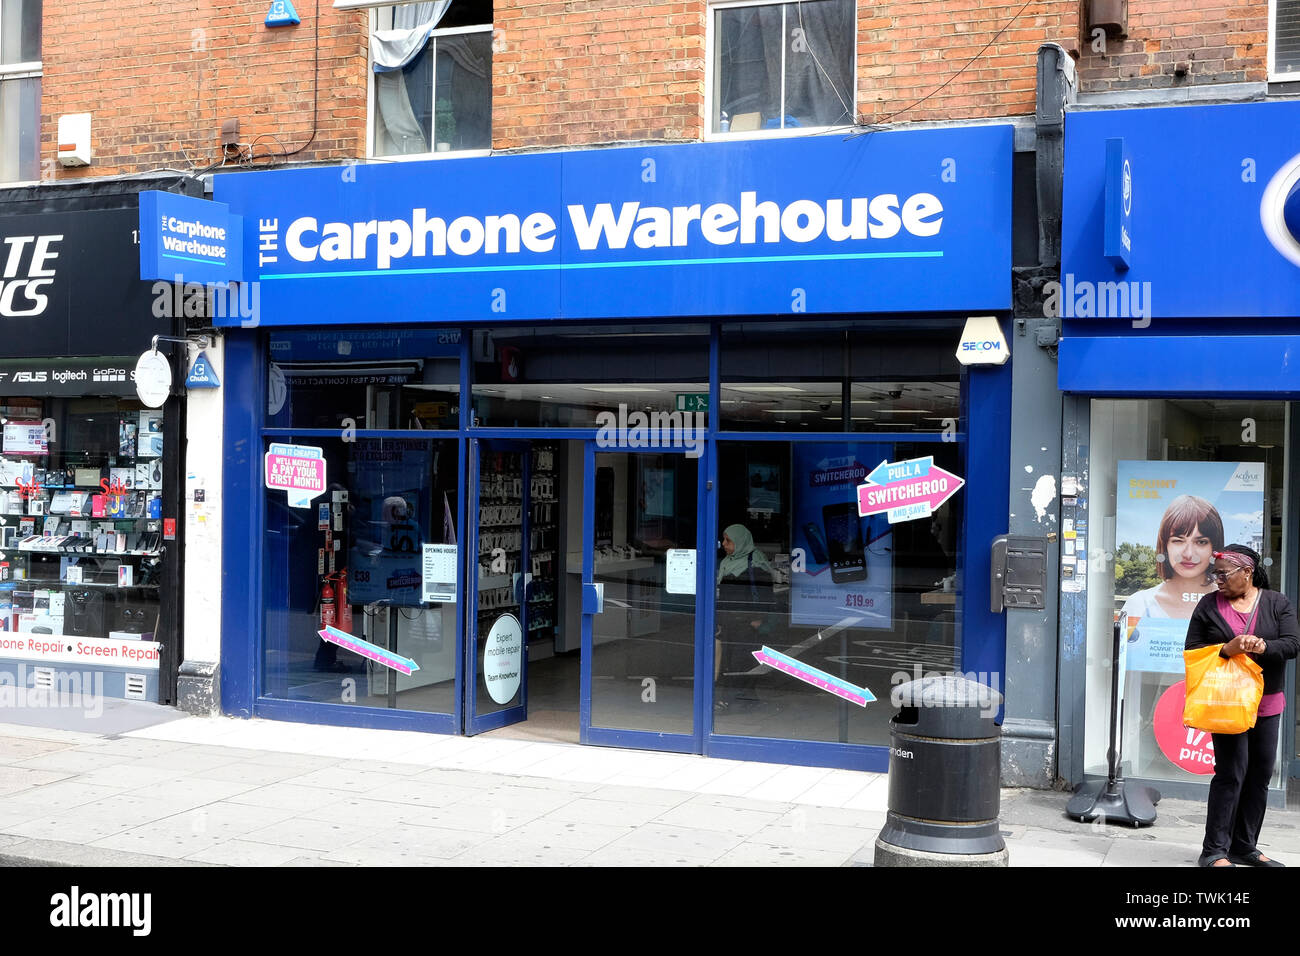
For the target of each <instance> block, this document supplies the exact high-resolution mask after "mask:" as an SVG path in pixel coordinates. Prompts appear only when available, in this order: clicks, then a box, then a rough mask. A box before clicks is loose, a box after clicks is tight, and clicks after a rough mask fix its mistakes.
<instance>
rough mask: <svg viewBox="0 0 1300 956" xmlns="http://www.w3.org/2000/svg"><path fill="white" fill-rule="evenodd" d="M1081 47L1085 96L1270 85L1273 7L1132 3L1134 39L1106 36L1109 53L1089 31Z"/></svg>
mask: <svg viewBox="0 0 1300 956" xmlns="http://www.w3.org/2000/svg"><path fill="white" fill-rule="evenodd" d="M1079 49H1080V54H1081V56H1080V60H1079V81H1080V82H1079V90H1080V92H1083V93H1095V92H1100V91H1103V90H1116V89H1152V88H1161V87H1179V86H1188V85H1192V84H1199V83H1234V82H1235V83H1240V82H1262V81H1263V80H1264V79H1265V78H1266V77H1267V74H1268V4H1267V3H1266V2H1265V0H1202V2H1199V3H1186V2H1183V0H1129V19H1128V36H1127V37H1126V38H1122V39H1113V40H1112V39H1108V40H1106V43H1105V51H1104V53H1103V52H1100V51H1098V50H1095V49H1094V41H1093V39H1092V37H1091V36H1090V35H1089V34H1088V33H1087V32H1086V31H1085V33H1084V35H1083V36H1082V38H1081V42H1080V48H1079ZM1180 71H1185V72H1183V75H1179V72H1180Z"/></svg>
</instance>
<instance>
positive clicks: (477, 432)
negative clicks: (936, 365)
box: [221, 319, 1014, 771]
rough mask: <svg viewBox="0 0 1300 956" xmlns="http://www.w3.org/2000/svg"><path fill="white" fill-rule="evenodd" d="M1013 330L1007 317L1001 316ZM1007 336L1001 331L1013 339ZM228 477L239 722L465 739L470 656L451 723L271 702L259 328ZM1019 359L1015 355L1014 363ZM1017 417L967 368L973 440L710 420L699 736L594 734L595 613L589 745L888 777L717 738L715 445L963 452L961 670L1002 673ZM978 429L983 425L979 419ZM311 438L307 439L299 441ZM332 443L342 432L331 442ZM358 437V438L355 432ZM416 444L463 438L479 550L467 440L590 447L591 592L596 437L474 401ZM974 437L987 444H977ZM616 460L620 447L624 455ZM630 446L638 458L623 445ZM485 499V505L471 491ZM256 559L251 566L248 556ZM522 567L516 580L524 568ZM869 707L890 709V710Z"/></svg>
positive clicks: (470, 527)
mask: <svg viewBox="0 0 1300 956" xmlns="http://www.w3.org/2000/svg"><path fill="white" fill-rule="evenodd" d="M1002 324H1003V325H1004V327H1005V326H1006V325H1008V324H1009V323H1008V321H1007V320H1005V319H1004V320H1002ZM720 330H721V324H720V323H718V322H714V323H713V324H712V326H711V334H710V346H709V349H710V355H709V364H710V385H709V407H710V408H711V409H718V408H721V407H722V406H721V404H720V375H719V340H720ZM472 331H473V330H472V328H471V327H465V328H463V329H462V330H461V381H460V387H461V395H462V396H465V397H468V396H470V395H471V394H472V391H471V388H472V382H471V368H470V366H471V357H470V343H471V339H472ZM1004 331H1005V330H1004ZM226 350H227V351H226V363H225V364H226V383H225V388H226V445H227V458H226V470H225V474H224V479H223V489H224V497H225V524H224V531H225V534H224V542H223V556H222V560H223V570H222V574H223V581H224V590H223V603H222V632H223V634H225V635H236V634H238V635H251V636H252V637H251V639H248V640H230V639H223V641H222V650H221V669H222V682H221V691H222V709H223V711H224V712H225V713H227V714H232V715H236V716H244V717H249V716H259V717H270V718H276V719H284V720H297V721H307V722H315V723H325V724H339V725H346V726H359V727H387V728H392V729H407V730H423V731H430V732H437V733H462V732H464V730H465V727H466V716H467V709H466V707H465V705H464V701H465V700H466V698H467V694H469V693H471V692H472V684H473V681H472V678H471V679H468V680H467V677H466V659H467V655H466V654H465V653H462V654H459V655H457V674H456V697H455V699H456V700H457V701H459V702H460V706H459V707H458V708H457V711H456V713H453V714H421V713H415V712H411V711H390V710H376V709H369V708H357V707H354V706H347V705H333V704H315V703H307V702H299V701H288V700H283V699H274V698H271V697H268V696H264V695H263V693H262V690H261V688H262V687H263V684H262V681H263V680H264V673H263V670H264V667H263V662H262V648H263V644H264V641H265V632H264V627H263V609H264V607H265V595H264V593H263V567H262V564H263V562H262V560H261V557H260V555H261V552H262V548H261V542H262V528H263V521H264V490H263V488H262V476H261V471H260V470H261V465H262V458H261V455H262V447H263V444H264V441H265V439H266V438H268V437H271V436H273V435H275V434H276V430H271V429H264V428H263V427H262V426H263V418H262V414H261V413H262V410H264V409H265V407H266V391H265V382H266V373H265V370H266V367H267V364H266V363H267V361H268V358H267V350H266V344H265V341H264V340H262V339H261V338H260V336H259V335H258V333H256V332H255V331H238V330H233V329H232V330H229V331H228V333H227V336H226ZM1012 361H1014V359H1013V360H1012ZM1010 407H1011V365H1010V363H1008V364H1006V365H1004V366H1001V367H993V368H981V369H975V370H967V371H966V372H965V373H964V374H963V376H962V408H961V417H962V424H963V425H964V426H965V427H964V430H963V431H961V432H957V433H955V434H944V433H940V432H934V433H920V434H918V433H916V432H898V433H867V432H863V433H856V432H822V433H817V434H806V433H800V434H792V433H758V432H726V431H722V430H720V429H719V427H718V424H719V423H718V420H717V416H716V415H710V416H708V431H707V440H706V441H705V443H704V452H703V459H702V465H703V467H702V468H700V470H699V479H698V495H699V497H698V499H697V502H698V503H697V508H698V509H699V511H698V514H699V515H700V520H699V521H698V534H697V547H698V551H697V553H698V555H699V560H698V561H697V615H696V655H695V673H696V675H697V679H696V682H695V685H696V694H695V720H694V728H695V729H694V733H692V734H689V735H675V734H663V735H661V734H654V733H645V732H636V731H612V730H601V729H599V728H591V727H590V692H589V691H590V672H589V668H590V653H589V648H590V624H591V621H590V617H589V616H588V615H584V621H583V648H584V653H583V661H582V667H583V682H584V688H585V689H584V692H583V697H582V701H581V705H580V707H581V711H580V712H581V713H582V721H583V726H584V727H585V728H587V729H586V730H585V732H584V733H583V736H582V738H581V739H583V741H584V742H587V743H593V744H605V745H613V746H630V747H638V748H644V749H654V750H668V751H674V752H687V753H703V754H706V755H709V756H717V757H727V758H732V759H743V760H761V761H770V762H781V763H790V764H801V765H806V766H824V767H842V768H849V769H858V770H872V771H883V770H885V769H887V767H888V748H887V747H885V746H870V745H863V744H841V743H829V742H823V741H802V740H786V739H775V738H749V737H735V736H726V735H717V734H714V733H713V732H712V714H713V699H712V698H713V686H712V680H711V679H707V680H706V679H700V678H701V677H702V675H711V674H712V653H713V651H712V647H711V646H710V645H711V641H709V640H707V639H706V638H705V635H707V634H710V633H711V628H712V622H713V617H714V609H713V603H714V595H713V588H712V586H711V584H710V583H709V582H712V581H713V580H714V575H715V574H716V566H717V554H716V548H715V546H714V545H715V542H714V541H713V540H712V536H713V534H714V529H715V528H716V527H717V520H718V503H717V494H716V491H715V490H714V489H716V487H717V480H718V474H717V469H718V461H717V459H718V454H717V453H718V446H719V443H720V442H726V441H788V442H800V441H823V442H824V441H834V440H842V441H867V442H909V443H917V442H922V443H923V442H926V441H931V442H938V441H945V442H946V441H956V442H959V443H961V445H962V447H963V449H964V452H965V455H964V462H965V468H966V474H965V476H964V477H965V478H966V487H965V488H964V489H963V491H962V494H964V495H965V496H966V502H965V510H964V521H963V524H964V527H963V528H962V534H961V543H960V546H959V549H958V554H957V569H958V573H959V574H960V576H961V580H962V581H963V587H962V593H961V595H960V597H959V601H960V608H961V648H962V651H961V660H962V668H963V670H966V671H986V672H995V673H999V674H1000V673H1002V672H1003V670H1004V667H1003V662H1004V660H1005V642H1006V624H1005V619H1004V617H1003V616H1002V615H1000V614H994V613H992V612H990V611H989V609H988V606H989V605H988V590H987V588H988V585H987V581H988V580H989V561H990V555H989V548H990V543H991V541H992V539H993V537H994V536H996V535H997V534H1001V533H1005V531H1006V530H1007V519H1006V511H1007V501H1008V496H1009V486H1010ZM976 419H978V422H977V421H976ZM293 434H298V435H304V436H305V435H310V434H312V431H311V430H299V431H296V432H293ZM324 434H330V435H333V434H336V433H335V432H325V433H324ZM358 434H361V433H358ZM365 434H366V435H367V436H369V437H380V438H382V437H389V438H396V437H409V435H405V434H404V433H402V432H392V431H386V432H373V433H371V432H367V433H365ZM411 434H414V435H417V436H419V437H421V438H426V439H427V438H457V439H459V441H458V445H459V454H460V456H461V461H462V462H463V463H465V464H463V465H462V467H461V468H460V477H459V480H458V489H459V502H458V509H457V510H458V515H457V520H458V522H459V527H460V528H461V529H463V530H462V533H461V535H460V539H461V540H462V541H469V540H471V539H472V540H473V542H474V549H476V548H477V515H476V513H475V512H472V511H471V510H470V508H469V497H470V492H471V489H470V487H469V481H468V475H469V467H468V461H469V455H470V448H469V442H470V440H472V439H480V440H492V439H505V440H512V439H513V440H515V441H524V442H528V441H533V440H570V439H578V440H582V441H584V442H585V443H586V444H585V447H586V453H585V455H584V461H583V473H584V487H585V489H586V491H584V499H583V500H584V509H583V529H584V531H583V533H584V538H585V539H586V540H585V541H584V543H583V553H584V561H583V578H582V579H583V584H584V587H585V585H586V584H589V583H591V580H592V570H593V569H592V566H591V553H590V552H591V542H592V540H593V538H594V535H593V534H592V531H593V527H594V513H593V511H594V498H593V494H594V467H595V448H596V446H595V439H596V437H597V429H595V428H491V427H481V426H479V427H476V426H474V424H473V409H472V403H471V402H470V401H469V400H463V401H462V402H461V411H460V427H459V428H458V429H457V430H455V431H436V432H435V431H422V432H414V433H411ZM973 436H978V440H974V441H973V440H971V439H972V437H973ZM615 450H616V449H615ZM626 450H635V449H626ZM475 498H476V495H475ZM249 555H254V556H256V557H255V558H254V560H251V561H250V560H249ZM469 561H473V562H474V567H475V569H476V568H477V555H476V554H475V553H471V548H470V547H469V545H467V546H466V553H465V556H464V559H463V560H462V562H461V571H460V580H459V582H458V599H459V600H461V601H463V602H464V603H465V605H466V608H467V609H468V607H469V604H470V599H471V597H472V598H473V599H474V603H475V604H476V603H477V591H476V589H474V590H471V588H470V586H469V584H470V574H469V568H470V565H469V564H468V563H467V562H469ZM522 570H523V569H522V567H521V572H522ZM467 614H468V610H467V611H466V612H463V613H461V614H460V615H458V616H457V617H458V623H457V630H458V634H457V639H458V640H459V641H460V642H461V643H460V645H459V646H460V647H462V648H467V647H468V641H469V636H468V634H467V628H466V620H467ZM874 706H886V707H887V706H889V704H888V701H881V702H879V703H878V704H876V705H874Z"/></svg>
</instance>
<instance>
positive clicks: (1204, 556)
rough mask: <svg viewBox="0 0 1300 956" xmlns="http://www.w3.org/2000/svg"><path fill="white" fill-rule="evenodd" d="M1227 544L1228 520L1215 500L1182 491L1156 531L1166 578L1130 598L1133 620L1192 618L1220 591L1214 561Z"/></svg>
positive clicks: (1162, 574) (1128, 604) (1128, 611)
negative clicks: (1213, 573)
mask: <svg viewBox="0 0 1300 956" xmlns="http://www.w3.org/2000/svg"><path fill="white" fill-rule="evenodd" d="M1222 549H1223V519H1222V518H1221V517H1220V516H1219V512H1218V510H1217V509H1216V508H1215V507H1214V505H1212V504H1210V503H1209V502H1208V501H1206V500H1205V499H1204V498H1198V497H1196V496H1195V495H1179V496H1178V497H1177V498H1175V499H1174V500H1173V501H1171V502H1170V503H1169V507H1168V508H1166V509H1165V513H1164V517H1162V518H1161V519H1160V530H1159V532H1158V533H1157V535H1156V568H1157V571H1158V573H1159V575H1160V578H1161V581H1160V583H1159V584H1157V585H1155V586H1154V587H1150V588H1146V589H1145V590H1142V591H1138V592H1137V593H1135V594H1133V595H1131V596H1130V597H1129V598H1128V600H1127V601H1125V602H1124V613H1125V614H1127V615H1128V620H1129V625H1130V626H1133V625H1135V624H1137V622H1138V621H1139V620H1140V619H1142V618H1172V619H1174V620H1183V621H1185V620H1187V619H1188V618H1190V617H1191V616H1192V612H1193V611H1194V610H1195V609H1196V607H1197V602H1198V601H1200V600H1201V599H1202V598H1203V597H1205V595H1207V594H1212V593H1215V588H1214V580H1213V579H1212V578H1211V576H1210V562H1211V561H1212V560H1213V556H1214V553H1215V552H1216V551H1220V550H1222Z"/></svg>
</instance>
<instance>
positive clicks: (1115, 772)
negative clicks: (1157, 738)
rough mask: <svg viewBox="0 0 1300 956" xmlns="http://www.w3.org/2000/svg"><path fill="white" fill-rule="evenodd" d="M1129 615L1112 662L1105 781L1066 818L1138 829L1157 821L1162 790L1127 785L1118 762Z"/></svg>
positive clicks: (1069, 807) (1075, 801) (1119, 629)
mask: <svg viewBox="0 0 1300 956" xmlns="http://www.w3.org/2000/svg"><path fill="white" fill-rule="evenodd" d="M1126 617H1127V616H1126V615H1125V616H1121V619H1120V620H1118V621H1116V622H1115V634H1114V647H1113V649H1112V652H1111V660H1110V747H1109V748H1108V749H1107V750H1106V762H1107V768H1106V769H1107V773H1106V779H1105V780H1102V781H1098V782H1096V783H1089V784H1085V785H1084V786H1082V787H1081V788H1079V790H1078V791H1077V792H1076V793H1075V795H1074V796H1073V797H1071V798H1070V802H1069V803H1067V804H1066V805H1065V813H1066V816H1068V817H1071V818H1072V819H1075V820H1078V821H1079V822H1080V823H1091V822H1092V821H1094V820H1100V821H1101V822H1102V823H1127V824H1130V825H1132V826H1135V827H1144V826H1150V825H1151V824H1153V823H1155V822H1156V804H1157V803H1159V802H1160V791H1159V790H1157V789H1155V788H1154V787H1148V786H1145V785H1142V784H1133V783H1129V782H1127V781H1126V780H1125V779H1124V778H1123V776H1121V775H1120V769H1119V763H1120V755H1121V752H1122V748H1123V740H1122V739H1121V733H1120V728H1119V718H1120V708H1121V704H1120V700H1119V682H1120V671H1121V666H1120V663H1121V662H1120V650H1121V642H1122V641H1123V640H1124V637H1125V635H1124V632H1125V631H1126V630H1127V627H1126V626H1125V622H1126Z"/></svg>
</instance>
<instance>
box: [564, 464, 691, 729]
mask: <svg viewBox="0 0 1300 956" xmlns="http://www.w3.org/2000/svg"><path fill="white" fill-rule="evenodd" d="M596 447H597V446H596V442H595V441H587V442H585V443H584V445H583V455H582V590H583V596H582V662H581V663H582V680H581V686H582V694H581V698H580V701H579V705H578V706H579V740H580V741H581V742H582V743H584V744H599V745H602V746H606V747H631V748H634V749H638V750H663V751H668V752H670V753H703V750H704V732H705V728H706V727H708V724H707V723H706V722H705V721H704V720H702V719H701V717H702V714H701V699H702V692H701V681H700V676H701V675H703V674H707V675H710V676H712V674H713V669H712V664H711V663H709V664H707V665H704V666H701V663H702V660H703V655H702V652H701V649H702V648H704V647H705V646H707V647H708V648H709V655H710V656H709V658H708V659H709V660H710V662H711V660H712V656H711V655H712V647H713V643H712V641H705V639H704V636H705V635H706V634H709V633H712V632H711V631H709V630H706V627H707V626H708V624H709V622H711V621H712V594H711V592H710V589H709V588H706V587H702V581H703V580H704V578H703V568H702V566H701V565H702V562H701V561H699V560H697V561H696V562H695V595H696V609H695V654H694V666H695V673H694V675H693V677H692V682H691V686H692V687H693V688H694V697H695V699H694V708H693V714H692V717H693V719H692V721H691V726H692V728H693V729H692V732H691V733H689V734H669V733H655V732H653V731H646V730H613V729H610V728H607V727H594V726H592V718H591V677H592V675H591V667H592V651H593V644H592V630H593V625H594V623H595V615H596V611H595V607H594V604H593V603H592V602H593V600H594V598H591V597H589V595H590V594H591V590H592V588H593V587H594V586H595V585H594V580H593V579H594V577H595V550H596ZM600 450H601V451H602V452H624V453H627V454H638V453H641V454H682V455H684V454H685V452H684V451H678V450H677V449H673V448H649V449H646V448H629V447H626V446H619V445H609V444H606V445H604V446H602V447H601V448H600ZM704 454H705V456H706V457H707V455H708V451H707V450H706V451H705V452H704ZM706 472H707V468H699V469H697V471H696V480H695V501H696V520H695V553H696V555H702V554H704V552H705V551H706V550H707V548H706V544H705V542H706V541H707V540H708V539H707V534H708V528H706V527H705V524H704V521H703V520H701V516H702V515H703V513H704V508H702V507H701V506H702V505H703V503H704V501H705V483H706V478H705V474H706ZM701 595H704V596H705V599H704V601H703V602H701V601H700V600H699V598H700V596H701ZM712 692H713V689H712V683H711V682H707V689H706V690H704V691H703V695H711V694H712ZM710 708H711V705H710Z"/></svg>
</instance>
